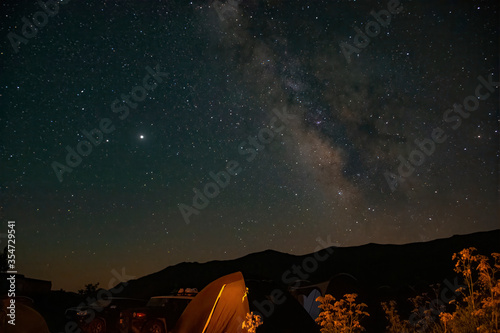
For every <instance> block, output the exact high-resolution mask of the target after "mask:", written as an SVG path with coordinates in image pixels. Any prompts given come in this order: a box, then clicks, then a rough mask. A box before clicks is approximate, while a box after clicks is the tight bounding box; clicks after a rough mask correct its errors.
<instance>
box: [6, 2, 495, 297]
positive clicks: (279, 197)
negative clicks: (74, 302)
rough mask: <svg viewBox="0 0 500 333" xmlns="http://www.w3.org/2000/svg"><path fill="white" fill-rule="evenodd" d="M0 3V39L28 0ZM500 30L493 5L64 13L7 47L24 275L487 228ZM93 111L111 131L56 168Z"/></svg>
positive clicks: (77, 273) (94, 272) (104, 275)
mask: <svg viewBox="0 0 500 333" xmlns="http://www.w3.org/2000/svg"><path fill="white" fill-rule="evenodd" d="M391 4H392V5H391ZM394 4H396V5H394ZM397 4H399V5H397ZM391 6H393V7H391ZM394 6H396V7H394ZM2 10H3V11H4V12H5V15H4V16H5V18H6V20H4V21H3V22H2V25H1V28H2V29H1V31H2V33H3V35H4V36H7V35H8V33H9V32H15V33H16V34H18V35H20V36H22V33H23V32H22V24H23V21H22V18H23V17H24V16H25V17H27V18H31V17H32V15H33V13H35V12H36V11H38V10H40V8H39V7H36V6H35V5H33V4H31V3H30V4H28V5H22V4H18V3H17V2H14V1H11V2H6V3H5V4H4V5H2ZM384 13H391V15H390V19H389V18H388V16H387V14H384ZM384 15H385V16H384ZM370 22H372V23H370ZM375 24H377V25H378V26H379V28H378V30H377V29H376V26H375ZM498 26H499V22H498V4H497V3H495V2H494V1H491V2H487V3H484V4H481V5H477V4H476V5H475V4H470V3H467V2H465V1H463V2H458V3H454V4H453V5H452V4H450V5H446V4H435V3H431V2H418V3H414V2H409V3H407V2H404V1H401V3H398V2H397V1H391V2H389V1H387V2H377V3H373V2H368V1H355V2H335V1H325V2H314V3H305V2H300V1H287V2H285V1H280V0H273V1H257V0H252V1H245V2H240V1H236V0H228V1H226V2H224V1H218V0H217V1H211V2H202V1H195V2H183V1H172V2H170V1H169V2H167V1H160V2H158V3H155V4H147V5H146V4H142V3H140V2H124V3H123V4H121V5H120V6H118V5H115V4H112V3H110V2H104V3H96V4H86V3H81V2H69V3H67V4H65V5H64V6H60V8H59V12H58V14H57V15H54V16H53V17H52V16H51V17H50V18H49V20H48V22H47V24H46V25H45V26H44V27H40V28H39V29H38V31H37V35H36V37H33V38H29V39H27V43H20V44H19V45H17V46H18V49H16V48H14V47H13V46H12V44H11V41H10V40H9V38H4V40H3V44H2V49H1V51H2V52H1V53H0V56H1V59H2V62H1V64H2V72H3V73H4V74H2V77H1V85H0V89H1V91H0V94H1V101H2V111H1V112H2V114H1V119H2V124H4V126H3V127H2V128H3V129H2V132H1V140H2V141H1V148H2V149H1V152H0V154H1V158H2V166H1V182H0V183H1V188H0V190H1V195H2V203H1V205H2V219H3V220H4V221H7V220H8V219H10V220H16V226H17V228H18V237H19V239H20V243H21V244H24V245H23V246H20V247H19V250H18V251H19V252H18V253H19V257H20V259H19V265H20V270H21V271H25V274H26V275H27V276H33V277H36V278H44V279H50V280H53V281H54V286H55V287H56V288H59V287H64V288H69V289H73V290H76V289H77V288H79V287H81V286H82V285H83V284H84V283H89V282H97V281H101V282H103V283H105V282H106V279H109V272H110V271H111V270H112V269H117V270H120V269H121V267H127V272H129V273H128V274H132V275H135V276H141V275H144V274H148V273H151V272H153V271H155V270H159V269H162V268H164V267H165V266H167V265H172V264H176V263H178V262H182V261H207V260H213V259H228V258H234V257H237V256H242V255H245V254H248V253H251V252H255V251H261V250H265V249H268V248H272V249H275V250H279V251H284V252H288V253H294V254H300V253H306V252H310V251H313V250H314V248H315V247H316V243H315V240H316V238H317V237H318V236H326V235H328V236H331V239H332V241H333V242H335V243H336V244H339V245H341V246H349V245H360V244H365V243H369V242H377V243H407V242H416V241H426V240H431V239H436V238H441V237H449V236H451V235H453V234H463V233H470V232H475V231H482V230H491V229H495V228H498V221H499V220H500V219H499V216H498V212H499V211H498V165H499V163H498V162H499V148H498V135H499V133H498V130H499V129H498V126H499V125H498V115H499V108H498V88H497V87H496V86H495V84H494V83H495V82H497V81H498V80H499V75H498V63H499V61H498V60H499V59H498V55H499V48H498ZM370 29H372V30H370ZM360 32H361V33H362V34H367V36H368V35H370V36H371V37H369V38H370V41H369V43H368V42H367V41H366V40H365V41H363V39H362V38H363V37H360V36H359V34H360ZM365 38H367V37H365ZM346 50H347V51H346ZM353 50H356V51H353ZM349 52H350V53H349ZM148 68H149V70H148ZM153 68H157V71H161V72H162V73H164V76H161V78H162V80H161V82H160V80H158V81H157V86H155V89H148V90H147V96H146V97H145V98H139V97H140V96H139V97H138V95H137V94H138V93H139V95H140V91H142V90H141V88H140V87H142V86H150V85H152V82H153V81H151V80H153V79H152V78H150V79H151V80H150V79H146V81H144V78H145V75H146V74H148V73H150V71H151V70H152V69H153ZM162 75H163V74H162ZM480 78H482V79H480ZM481 80H483V81H485V80H486V83H484V82H483V81H481ZM488 80H489V81H493V83H492V84H488V83H487V81H488ZM478 85H481V87H480V88H479V92H480V94H481V95H482V96H483V97H482V98H479V99H477V101H479V102H478V105H477V108H476V107H474V111H470V112H469V111H467V108H469V109H471V107H470V105H471V104H470V103H473V102H475V101H476V100H470V99H468V98H469V96H472V97H471V98H474V96H476V94H477V93H476V90H477V86H478ZM133 94H136V95H133ZM134 96H135V97H134ZM467 101H468V102H467ZM467 103H469V104H467ZM132 105H133V107H132ZM454 105H455V106H454ZM456 105H459V106H458V107H457V106H456ZM460 105H463V106H462V107H460ZM114 107H115V108H116V107H122V108H125V107H126V108H127V109H128V112H129V113H128V115H127V117H123V113H122V112H123V111H120V112H115V111H116V109H114ZM460 108H462V109H460ZM103 119H109V121H110V123H109V124H112V125H113V126H114V130H113V131H112V132H109V133H105V134H104V136H103V140H102V141H99V140H97V139H96V142H98V141H99V144H94V145H91V144H90V143H89V145H87V146H86V147H90V146H92V147H93V148H92V152H91V153H88V154H87V156H82V161H81V162H80V163H78V165H77V166H75V167H73V168H72V171H71V172H65V173H64V174H63V177H62V178H63V179H62V180H61V179H59V178H60V177H58V175H57V173H55V172H54V170H53V168H52V167H51V165H53V163H54V162H55V161H57V162H58V163H61V165H63V164H64V163H67V161H66V157H67V152H68V150H67V148H66V147H68V146H69V147H71V148H72V149H75V151H76V150H77V147H78V144H80V146H81V147H83V146H84V145H85V144H84V143H80V142H83V141H85V140H90V141H92V140H91V139H89V137H88V135H86V134H85V133H89V131H91V130H92V129H93V128H99V124H100V122H102V120H103ZM106 121H107V120H105V122H106ZM459 122H460V123H459ZM109 126H111V125H109ZM110 128H111V127H110ZM436 129H439V130H440V131H441V132H439V130H438V131H437V132H436ZM94 133H95V132H94ZM438 134H439V135H438ZM441 139H442V140H441ZM429 140H430V141H429ZM438 141H439V142H438ZM76 153H78V152H76ZM412 161H413V162H412ZM412 163H413V164H412ZM417 164H418V165H417ZM65 165H66V164H65ZM183 212H184V215H183ZM186 222H188V223H186ZM4 230H5V229H4ZM3 233H4V231H2V230H0V235H1V234H3ZM0 240H1V239H0Z"/></svg>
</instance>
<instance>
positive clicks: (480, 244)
mask: <svg viewBox="0 0 500 333" xmlns="http://www.w3.org/2000/svg"><path fill="white" fill-rule="evenodd" d="M499 237H500V230H496V231H491V232H482V233H475V234H470V235H462V236H453V237H451V238H447V239H440V240H434V241H430V242H423V243H413V244H406V245H379V244H368V245H364V246H358V247H346V248H342V247H335V246H333V247H329V248H325V249H322V250H320V251H318V252H315V253H310V254H305V255H302V256H294V255H289V254H285V253H280V252H277V251H271V250H268V251H264V252H260V253H254V254H250V255H247V256H244V257H242V258H237V259H234V260H226V261H211V262H206V263H195V262H191V263H180V264H178V265H175V266H170V267H167V268H165V269H164V270H161V271H159V272H155V273H152V274H150V275H147V276H144V277H141V278H138V279H133V280H130V281H125V282H122V283H120V284H118V285H116V286H115V287H114V288H110V289H108V290H105V289H94V290H93V291H91V292H90V293H89V294H88V295H85V297H87V298H86V299H85V297H84V295H79V294H76V293H70V292H65V291H62V290H59V291H56V290H52V291H50V293H48V294H45V295H43V296H42V295H37V294H36V293H35V294H30V295H29V296H30V298H31V299H33V300H34V304H32V306H31V307H29V309H31V308H33V309H35V310H36V311H38V312H39V315H40V316H43V320H44V321H45V322H46V323H47V326H48V327H49V330H50V332H64V333H66V332H79V331H78V329H79V327H80V326H79V325H77V324H75V323H74V321H71V320H70V319H68V318H69V317H67V313H68V309H70V308H72V307H73V308H75V306H80V309H79V310H80V311H82V310H85V309H88V307H85V306H87V305H89V304H88V302H94V301H96V296H97V301H101V302H103V304H105V303H106V295H108V296H109V295H112V296H113V297H114V298H117V299H123V300H127V299H130V300H148V299H150V298H151V297H153V298H154V297H156V298H158V297H160V295H176V296H162V297H164V298H168V297H170V298H172V297H173V298H183V299H186V298H189V299H190V302H188V303H186V305H187V306H186V305H184V306H183V309H182V311H179V314H178V318H176V325H175V328H174V327H168V328H167V329H166V330H165V329H164V328H161V329H160V330H159V332H163V330H164V331H165V332H170V331H172V332H178V333H191V332H207V333H208V332H211V333H218V332H249V331H247V330H244V329H242V327H241V325H242V323H243V322H244V321H245V319H246V316H247V314H252V315H253V318H254V319H255V318H256V317H257V316H259V317H260V321H261V324H260V325H259V326H258V327H257V328H256V332H258V333H271V332H272V333H280V332H283V333H285V332H287V333H291V332H296V333H307V332H311V333H313V332H320V327H319V326H318V325H317V323H316V322H315V319H316V318H318V316H319V314H320V308H319V307H318V306H319V302H318V301H317V298H318V297H320V296H325V295H332V296H333V297H335V298H336V299H342V297H343V296H344V295H346V294H356V295H358V299H357V300H356V301H357V302H359V303H361V302H363V303H364V304H366V305H367V309H366V310H367V311H368V312H369V314H370V316H369V317H367V318H365V319H364V320H363V321H362V324H363V327H365V328H366V329H367V330H368V331H369V332H385V331H386V326H387V320H386V318H385V316H384V312H383V310H382V307H381V306H380V303H381V302H384V301H389V300H395V301H397V302H398V304H401V306H402V311H401V312H402V316H406V317H407V318H406V319H408V318H410V317H411V312H410V311H409V304H408V298H410V297H414V296H416V295H418V294H421V293H423V292H428V291H429V290H431V288H430V286H431V285H437V284H440V285H441V286H440V290H439V291H440V292H441V294H442V295H447V297H448V299H447V300H448V301H450V300H451V299H452V298H454V297H453V295H454V293H455V289H457V288H458V287H459V286H461V282H460V281H459V280H458V278H457V274H456V273H455V272H454V271H453V262H452V261H451V257H452V255H453V253H457V252H459V251H460V250H462V249H464V248H468V247H476V248H477V249H478V252H479V253H493V252H500V251H499V250H500V249H499V245H498V243H497V242H495V240H497V239H499ZM315 258H316V259H315ZM429 258H433V260H429ZM319 259H321V260H319ZM2 287H5V286H2ZM114 291H119V292H117V293H113V292H114ZM198 291H199V292H198ZM450 296H452V297H450ZM99 297H101V298H102V299H101V300H99ZM138 304H139V303H137V302H136V303H128V307H129V308H132V309H135V308H137V305H138ZM144 304H145V302H144ZM134 306H135V308H134ZM104 307H105V305H102V307H101V308H96V307H94V308H93V309H94V311H95V317H97V318H100V316H101V314H102V313H104V312H105V310H103V309H104ZM116 307H118V308H119V306H115V308H116ZM184 308H185V309H184ZM124 310H126V308H123V309H120V313H121V312H122V311H124ZM23 311H24V310H23ZM29 311H31V312H33V313H34V312H35V311H33V310H29ZM134 311H135V310H134ZM101 312H102V313H101ZM33 313H32V315H33ZM65 314H66V315H65ZM35 317H37V314H36V313H35V314H34V317H33V318H35ZM403 318H404V317H403ZM117 320H118V319H117ZM160 321H161V320H160ZM108 326H109V324H108ZM87 329H89V328H88V327H87ZM101 329H103V332H128V331H130V332H132V330H131V329H129V328H127V327H126V326H121V327H118V326H117V328H116V329H112V328H111V326H109V327H104V328H101ZM89 330H90V329H89ZM94 331H98V330H94ZM7 332H16V333H17V332H20V331H12V330H11V331H7ZM144 332H145V331H144ZM23 333H24V332H23Z"/></svg>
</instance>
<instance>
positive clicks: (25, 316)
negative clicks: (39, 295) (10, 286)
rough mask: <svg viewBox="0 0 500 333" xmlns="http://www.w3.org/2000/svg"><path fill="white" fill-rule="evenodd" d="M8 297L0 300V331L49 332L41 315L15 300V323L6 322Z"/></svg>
mask: <svg viewBox="0 0 500 333" xmlns="http://www.w3.org/2000/svg"><path fill="white" fill-rule="evenodd" d="M9 302H10V301H9V299H3V300H2V301H1V302H0V305H1V307H0V332H2V333H50V332H49V328H48V327H47V324H46V323H45V320H44V319H43V317H42V316H41V315H40V313H38V312H37V311H36V310H35V309H33V308H31V307H30V306H28V305H25V304H21V303H17V302H16V321H15V323H16V325H11V324H9V323H8V321H9V320H10V317H8V316H7V314H8V313H9V310H8V309H7V307H8V306H9Z"/></svg>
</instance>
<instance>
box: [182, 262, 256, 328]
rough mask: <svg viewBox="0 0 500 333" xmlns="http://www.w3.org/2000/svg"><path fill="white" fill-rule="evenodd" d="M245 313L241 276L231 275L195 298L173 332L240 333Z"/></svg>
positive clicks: (214, 282) (244, 297)
mask: <svg viewBox="0 0 500 333" xmlns="http://www.w3.org/2000/svg"><path fill="white" fill-rule="evenodd" d="M248 312H249V308H248V298H247V295H246V287H245V281H244V280H243V275H242V274H241V273H240V272H236V273H232V274H229V275H226V276H223V277H221V278H219V279H217V280H215V281H213V282H212V283H210V284H209V285H208V286H206V287H205V288H203V290H202V291H201V292H199V293H198V295H196V297H195V298H194V299H193V300H192V301H191V303H189V305H188V306H187V307H186V309H185V310H184V312H183V313H182V315H181V317H180V318H179V320H178V321H177V324H176V326H175V329H174V332H175V333H193V332H199V333H223V332H230V333H236V332H243V330H242V328H241V324H242V323H243V321H244V320H245V317H246V314H247V313H248Z"/></svg>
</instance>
